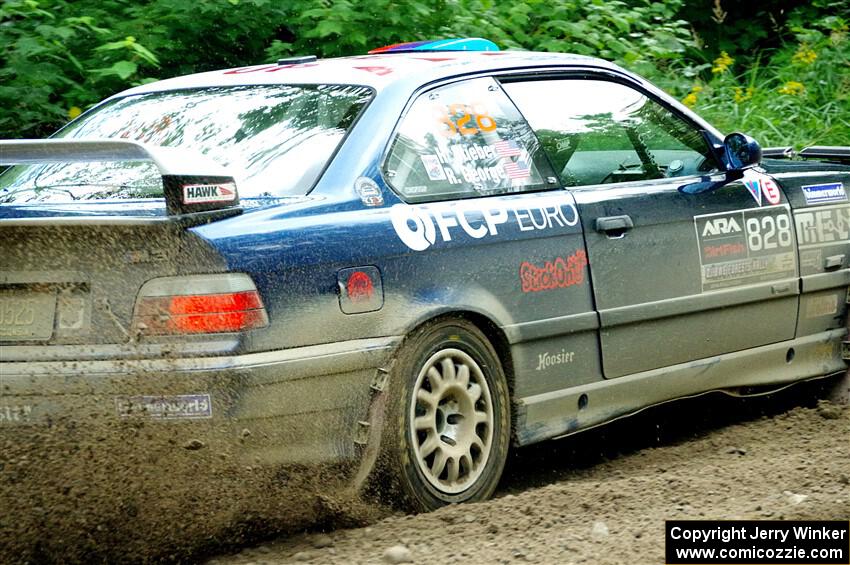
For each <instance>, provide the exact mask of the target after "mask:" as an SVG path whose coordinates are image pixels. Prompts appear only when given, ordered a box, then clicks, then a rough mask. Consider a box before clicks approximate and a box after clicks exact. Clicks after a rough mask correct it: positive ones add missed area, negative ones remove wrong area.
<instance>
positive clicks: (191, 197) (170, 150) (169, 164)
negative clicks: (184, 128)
mask: <svg viewBox="0 0 850 565" xmlns="http://www.w3.org/2000/svg"><path fill="white" fill-rule="evenodd" d="M104 161H151V162H153V164H154V165H156V167H157V168H158V169H159V172H160V173H161V174H162V185H163V190H164V193H165V205H166V209H167V211H168V213H169V214H175V215H177V214H190V213H194V212H206V211H209V210H219V209H222V208H232V207H235V206H237V205H238V204H239V194H238V192H237V191H236V182H235V181H234V179H233V176H232V175H230V174H229V173H228V172H227V170H226V169H225V168H224V167H222V166H221V165H219V164H218V163H216V162H215V161H213V160H212V159H210V158H209V157H207V156H206V155H204V154H202V153H199V152H197V151H192V150H190V149H186V148H183V147H161V146H158V145H147V144H145V143H139V142H138V141H131V140H128V139H16V140H2V141H0V165H31V164H42V163H81V162H82V163H94V162H104Z"/></svg>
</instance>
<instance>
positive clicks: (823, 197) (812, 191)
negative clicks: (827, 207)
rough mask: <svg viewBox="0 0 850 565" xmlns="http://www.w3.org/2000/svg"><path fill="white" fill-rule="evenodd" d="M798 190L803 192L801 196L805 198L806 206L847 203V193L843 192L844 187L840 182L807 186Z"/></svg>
mask: <svg viewBox="0 0 850 565" xmlns="http://www.w3.org/2000/svg"><path fill="white" fill-rule="evenodd" d="M800 188H801V189H802V190H803V196H805V197H806V204H825V203H828V202H846V201H847V192H846V191H845V190H844V185H843V184H841V183H840V182H833V183H829V184H809V185H806V186H803V187H800Z"/></svg>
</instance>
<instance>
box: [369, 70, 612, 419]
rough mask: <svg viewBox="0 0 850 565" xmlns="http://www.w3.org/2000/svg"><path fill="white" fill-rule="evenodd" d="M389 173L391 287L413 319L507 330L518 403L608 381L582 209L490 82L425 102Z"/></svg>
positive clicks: (393, 148)
mask: <svg viewBox="0 0 850 565" xmlns="http://www.w3.org/2000/svg"><path fill="white" fill-rule="evenodd" d="M383 173H384V176H385V178H386V180H387V182H388V184H390V186H391V187H392V188H393V189H394V191H395V192H396V193H397V194H398V195H399V196H400V197H401V199H402V200H403V202H402V203H399V204H395V205H394V206H392V208H391V210H390V216H391V220H392V225H393V229H394V232H395V235H396V236H397V237H398V239H399V240H400V241H401V242H402V243H403V246H404V249H405V250H406V252H405V253H402V254H400V255H398V256H397V257H395V258H391V259H389V260H386V266H385V273H384V280H385V285H387V287H389V288H392V287H394V286H397V287H403V288H405V295H404V298H403V300H402V301H401V303H400V306H399V307H400V308H403V309H404V313H405V315H406V316H408V317H410V316H412V315H415V313H416V312H417V310H427V312H424V313H423V314H422V315H423V316H432V315H433V312H435V311H437V312H439V311H443V312H445V311H455V312H457V311H458V310H460V311H463V310H471V311H477V312H480V313H483V314H485V315H486V316H487V317H489V318H490V319H491V320H493V321H494V322H495V323H496V324H497V325H499V326H501V329H502V331H503V332H504V333H505V335H506V338H507V340H508V342H509V345H510V351H509V352H508V351H505V352H504V353H505V354H508V356H509V357H510V358H511V359H512V363H513V367H509V368H507V369H508V370H509V371H510V372H511V373H512V374H513V375H514V377H515V378H514V382H513V393H514V396H515V398H523V397H528V396H533V395H540V394H545V393H548V392H551V391H554V390H561V389H564V388H567V387H568V386H570V385H576V384H581V383H585V382H590V381H594V380H601V378H602V374H601V366H600V358H599V352H598V342H597V339H596V330H597V327H598V321H597V316H596V313H595V310H594V307H593V298H592V292H591V289H590V281H589V277H588V276H587V256H586V251H585V247H584V239H583V235H582V228H581V223H580V220H579V216H578V211H577V208H576V205H575V201H574V199H573V197H572V195H571V194H569V193H568V192H566V191H564V190H563V189H562V188H561V186H560V183H559V182H558V179H557V177H556V175H555V174H554V173H553V172H552V171H551V169H550V166H549V163H548V160H547V159H546V157H545V156H544V155H543V153H542V151H541V150H540V147H539V143H538V140H537V138H536V137H535V135H534V133H533V132H532V131H531V128H529V126H528V124H527V123H526V122H525V120H524V119H523V118H522V116H521V115H520V113H519V112H518V111H517V109H516V108H515V107H514V106H513V104H512V103H511V102H510V100H509V99H508V97H507V95H506V94H505V93H504V92H503V91H502V89H501V88H500V87H499V85H498V83H497V82H496V81H495V80H494V79H492V78H475V79H470V80H462V81H455V82H451V83H448V84H445V85H442V86H438V87H436V88H433V89H430V90H428V91H425V92H423V93H421V94H420V95H419V96H418V97H417V98H416V99H415V100H414V101H413V102H412V103H411V105H410V106H409V108H408V109H407V110H406V111H405V113H404V115H403V116H402V118H401V120H400V123H399V126H398V128H397V130H396V133H395V135H394V137H393V141H392V142H391V145H390V148H389V151H388V153H387V157H386V159H385V163H384V170H383ZM392 307H393V302H392V301H390V302H389V303H388V308H392ZM521 426H522V424H521V423H520V427H521Z"/></svg>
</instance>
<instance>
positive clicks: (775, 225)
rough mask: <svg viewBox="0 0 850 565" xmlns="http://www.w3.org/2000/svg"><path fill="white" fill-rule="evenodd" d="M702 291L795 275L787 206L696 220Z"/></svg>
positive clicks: (790, 224) (707, 216)
mask: <svg viewBox="0 0 850 565" xmlns="http://www.w3.org/2000/svg"><path fill="white" fill-rule="evenodd" d="M694 226H695V228H696V234H697V242H698V244H699V258H700V272H701V284H702V291H703V292H706V291H711V290H718V289H722V288H728V287H732V286H738V285H744V284H752V283H758V282H763V281H768V280H776V279H782V278H787V277H793V276H796V275H797V261H796V259H795V255H794V250H795V247H794V232H793V229H792V222H791V212H790V210H789V208H788V206H787V205H785V206H782V207H777V208H764V209H751V210H740V211H736V212H723V213H719V214H707V215H704V216H695V217H694Z"/></svg>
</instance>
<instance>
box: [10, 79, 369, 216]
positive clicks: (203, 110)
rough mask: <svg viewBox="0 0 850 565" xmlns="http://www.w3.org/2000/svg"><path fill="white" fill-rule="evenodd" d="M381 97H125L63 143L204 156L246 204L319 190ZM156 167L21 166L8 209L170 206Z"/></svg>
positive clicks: (268, 89) (360, 90)
mask: <svg viewBox="0 0 850 565" xmlns="http://www.w3.org/2000/svg"><path fill="white" fill-rule="evenodd" d="M371 97H372V90H371V89H370V88H367V87H363V86H346V85H298V86H294V85H270V86H239V87H211V88H203V89H193V90H182V91H173V92H159V93H150V94H141V95H137V96H128V97H125V98H119V99H117V100H114V101H112V102H109V103H108V104H106V105H104V106H103V107H101V108H99V109H97V110H96V111H95V112H93V113H91V114H90V115H87V116H84V117H83V118H81V119H80V120H78V121H76V122H74V123H72V124H71V125H69V126H68V127H66V128H65V129H63V130H62V131H60V132H59V133H58V134H57V135H56V136H55V137H57V138H67V139H74V138H77V139H83V138H118V139H130V140H135V141H141V142H143V143H149V144H152V145H162V146H167V147H185V148H188V149H192V150H195V151H199V152H201V153H204V154H205V155H206V156H208V157H210V158H212V159H213V160H215V161H217V162H218V163H220V164H221V165H223V166H224V167H226V168H227V170H228V172H230V173H231V174H232V176H233V177H234V178H235V179H236V185H237V187H238V188H239V195H240V197H242V198H251V197H264V196H268V197H278V196H297V195H303V194H306V193H307V192H308V191H309V190H310V189H311V188H312V187H313V185H314V184H315V183H316V181H317V180H318V177H319V175H320V174H321V172H322V171H323V170H324V168H325V166H326V165H327V163H328V161H329V160H330V159H331V157H332V156H333V155H334V153H335V152H336V149H337V147H338V146H339V144H340V142H341V141H342V139H343V138H344V137H345V135H346V132H347V131H348V130H349V128H350V127H351V125H352V124H353V123H354V121H355V119H356V118H357V116H358V115H359V114H360V112H361V111H362V110H363V108H364V107H365V106H366V104H367V103H368V102H369V100H370V99H371ZM162 197H163V189H162V179H161V176H160V173H159V171H158V170H157V168H156V167H155V166H154V165H153V163H150V162H108V163H107V162H99V163H98V162H95V163H68V164H64V163H53V164H45V165H26V166H16V167H12V168H10V169H8V170H6V171H5V173H4V174H2V175H0V204H2V203H13V202H14V203H26V202H69V201H80V200H100V199H138V198H162Z"/></svg>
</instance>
